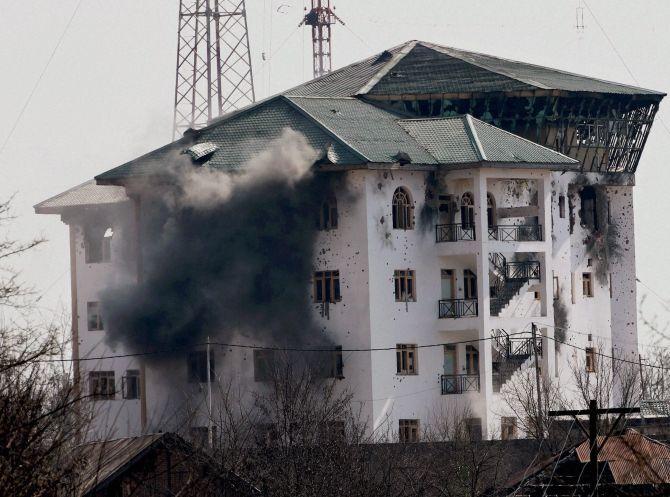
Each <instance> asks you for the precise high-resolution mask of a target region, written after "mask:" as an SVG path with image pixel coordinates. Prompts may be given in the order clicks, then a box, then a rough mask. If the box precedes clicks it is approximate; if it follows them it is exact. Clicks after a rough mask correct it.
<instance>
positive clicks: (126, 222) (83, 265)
mask: <svg viewBox="0 0 670 497" xmlns="http://www.w3.org/2000/svg"><path fill="white" fill-rule="evenodd" d="M68 222H69V223H71V226H72V227H73V229H74V251H75V264H76V276H77V277H76V285H77V291H76V294H77V310H78V312H77V316H76V317H75V319H76V320H77V323H78V329H79V356H80V358H82V359H84V360H82V361H80V376H81V379H82V393H83V394H84V395H88V394H89V388H88V387H89V382H88V373H89V372H90V371H114V379H115V383H116V391H117V393H116V396H115V399H114V400H100V401H92V402H91V407H92V409H93V418H92V423H91V425H90V427H89V433H88V434H87V435H86V436H87V437H88V438H89V439H103V438H112V437H121V436H130V435H139V434H140V433H141V426H140V401H139V399H133V400H125V399H123V396H122V390H121V386H122V385H121V382H122V377H123V376H124V375H125V372H126V370H128V369H135V370H139V369H140V364H139V360H138V359H137V358H113V359H101V360H86V359H87V358H95V357H103V356H111V355H123V354H125V353H127V350H125V349H124V348H123V346H122V345H117V346H115V347H110V346H108V345H107V344H106V343H105V331H104V330H101V331H89V330H88V317H87V303H88V302H96V301H99V300H100V292H101V291H103V290H104V289H105V288H106V287H107V286H108V285H109V284H115V283H121V282H123V281H132V280H133V278H134V275H133V267H134V265H135V258H134V255H133V253H132V246H133V239H134V231H133V222H132V208H131V205H130V203H123V204H118V205H113V206H111V205H110V206H104V207H99V208H96V209H95V210H80V211H79V212H77V213H76V214H75V215H74V216H73V218H72V219H71V220H69V221H68ZM86 223H104V224H105V226H112V227H113V230H114V236H113V238H112V242H111V258H110V259H111V260H110V262H108V263H95V264H91V263H87V262H86V255H85V248H84V225H85V224H86ZM103 325H104V316H103Z"/></svg>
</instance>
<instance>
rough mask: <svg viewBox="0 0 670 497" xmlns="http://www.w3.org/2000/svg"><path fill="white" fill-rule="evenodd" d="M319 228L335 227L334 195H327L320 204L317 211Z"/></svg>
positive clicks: (330, 228)
mask: <svg viewBox="0 0 670 497" xmlns="http://www.w3.org/2000/svg"><path fill="white" fill-rule="evenodd" d="M319 229H320V230H334V229H337V199H336V198H335V195H329V196H328V198H326V200H324V201H323V203H322V204H321V210H320V212H319Z"/></svg>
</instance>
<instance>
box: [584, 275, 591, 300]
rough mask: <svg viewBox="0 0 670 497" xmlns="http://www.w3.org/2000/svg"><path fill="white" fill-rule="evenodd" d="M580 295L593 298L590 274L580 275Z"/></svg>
mask: <svg viewBox="0 0 670 497" xmlns="http://www.w3.org/2000/svg"><path fill="white" fill-rule="evenodd" d="M582 294H583V295H584V297H593V275H592V274H591V273H583V274H582Z"/></svg>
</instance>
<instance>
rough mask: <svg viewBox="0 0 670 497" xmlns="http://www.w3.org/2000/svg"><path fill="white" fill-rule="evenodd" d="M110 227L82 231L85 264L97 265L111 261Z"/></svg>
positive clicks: (93, 227) (111, 230)
mask: <svg viewBox="0 0 670 497" xmlns="http://www.w3.org/2000/svg"><path fill="white" fill-rule="evenodd" d="M113 236H114V229H113V228H112V227H110V226H89V227H87V228H86V229H85V230H84V254H85V259H86V263H87V264H99V263H103V262H110V261H111V260H112V237H113Z"/></svg>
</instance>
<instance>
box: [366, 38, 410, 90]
mask: <svg viewBox="0 0 670 497" xmlns="http://www.w3.org/2000/svg"><path fill="white" fill-rule="evenodd" d="M417 43H420V42H418V41H416V40H411V41H408V42H406V43H405V44H404V46H403V47H402V48H401V49H400V51H399V52H398V53H396V54H394V55H393V56H391V59H390V60H389V61H388V62H387V63H386V64H385V65H384V67H382V68H381V69H380V70H379V71H377V73H376V74H375V75H374V76H373V77H372V78H371V79H370V80H368V82H367V83H366V84H365V85H363V86H362V87H361V89H360V90H358V93H357V95H365V94H366V93H368V92H369V91H370V90H371V89H372V88H374V87H375V86H376V85H377V83H379V81H380V80H381V79H382V78H383V77H384V76H386V75H387V74H388V73H389V71H390V70H391V69H393V68H394V67H395V66H396V65H397V64H398V62H400V61H401V60H402V59H404V58H405V57H406V56H407V54H409V53H410V52H411V51H412V50H413V49H414V47H416V45H417ZM385 51H386V50H385ZM383 53H384V52H382V54H383ZM380 56H381V54H380Z"/></svg>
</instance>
